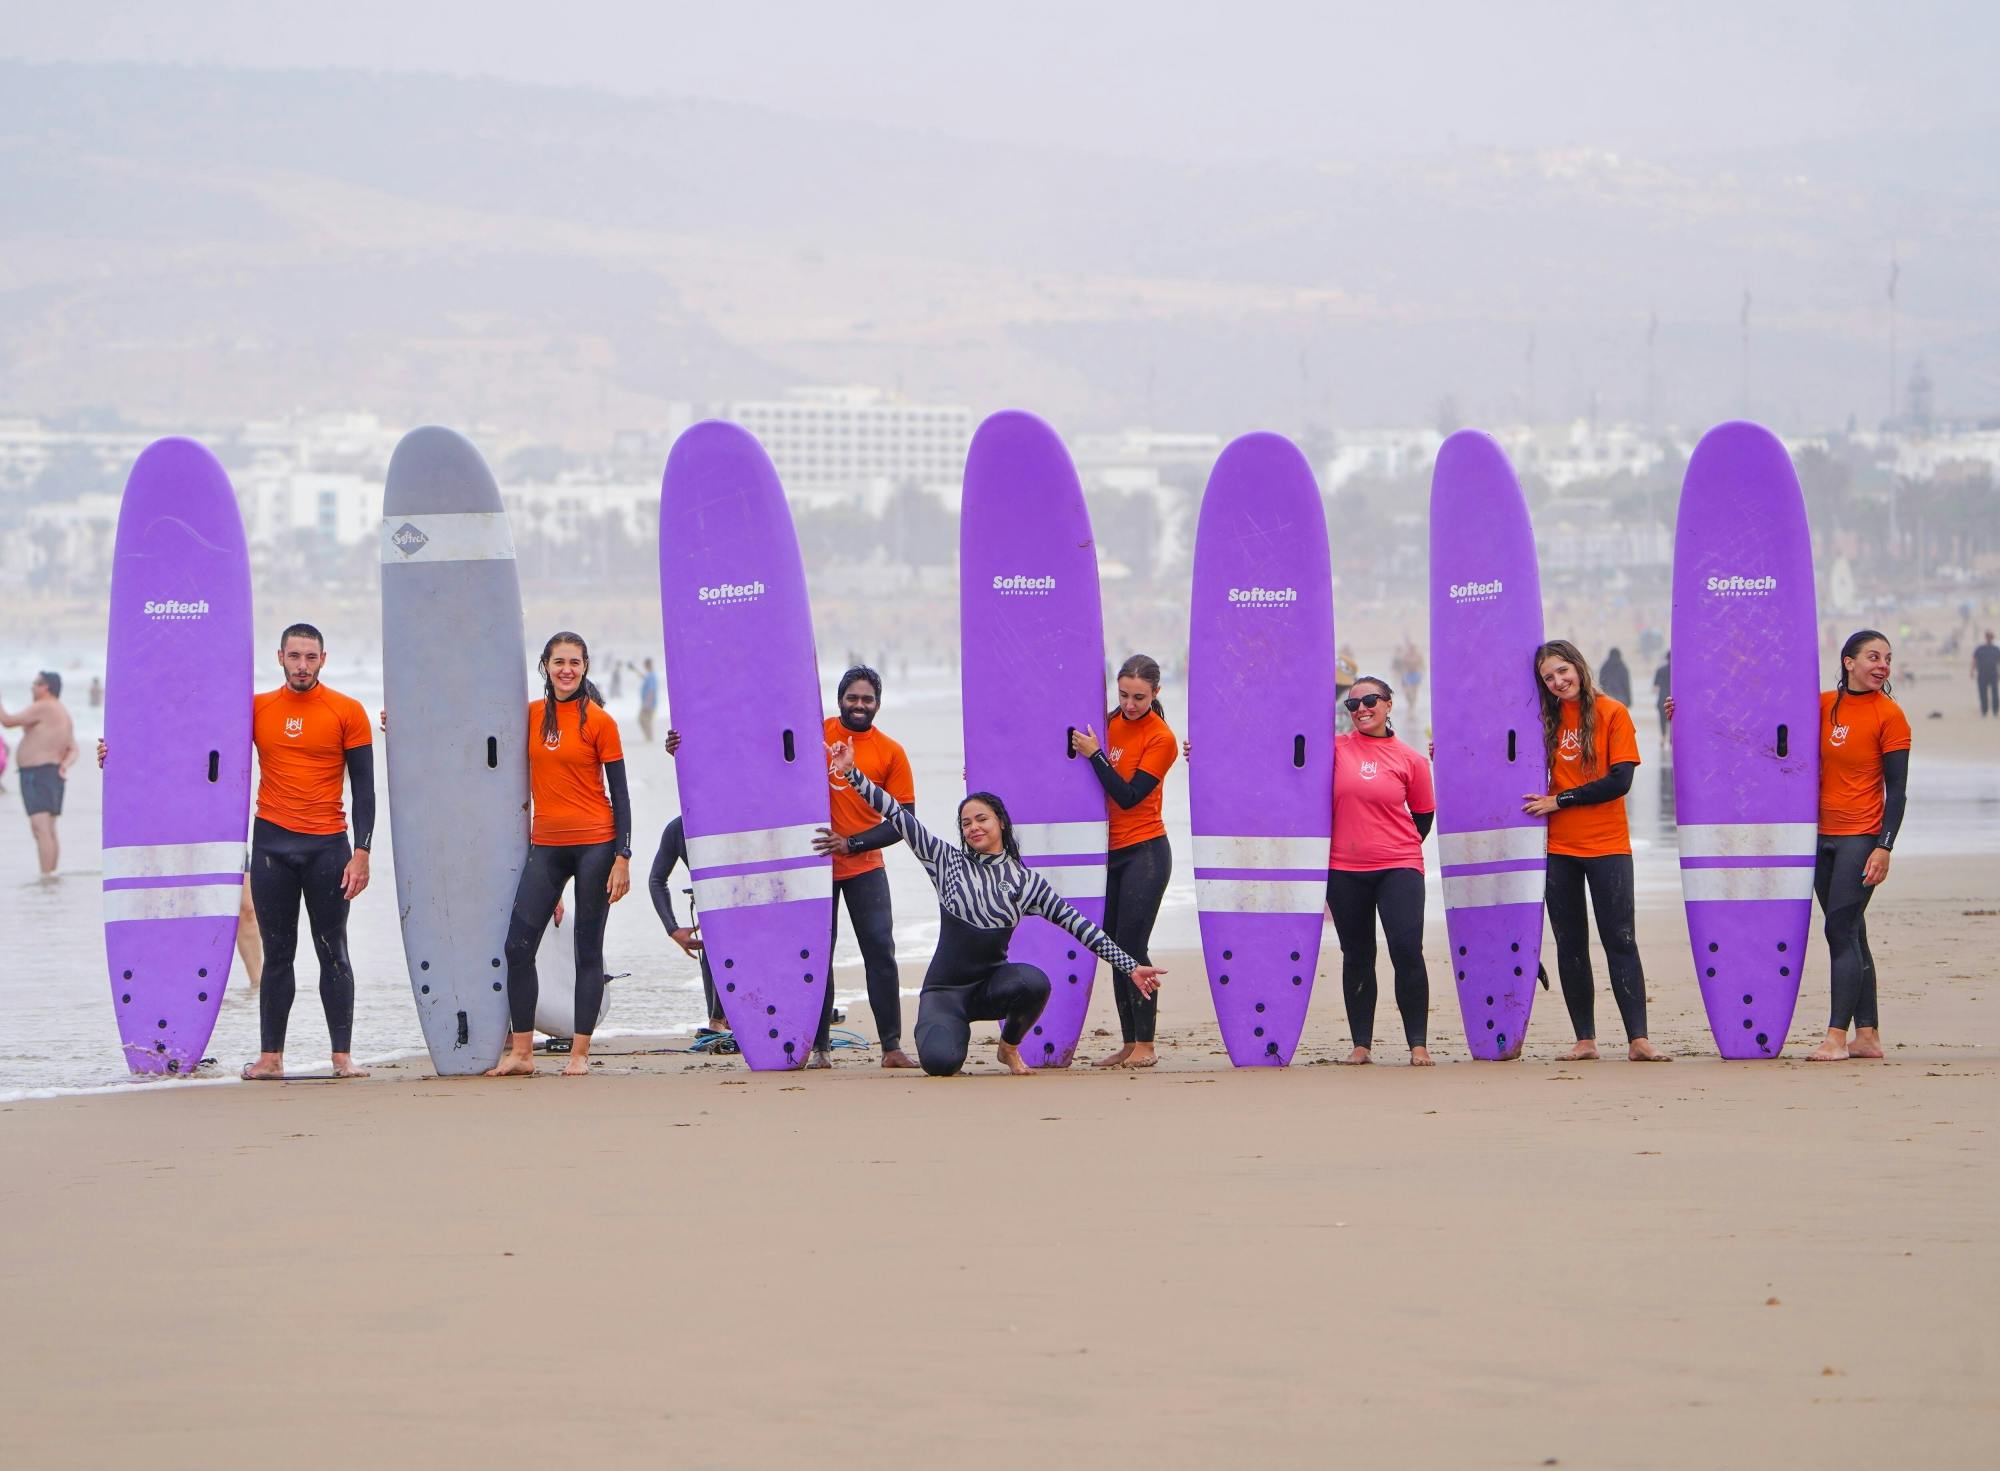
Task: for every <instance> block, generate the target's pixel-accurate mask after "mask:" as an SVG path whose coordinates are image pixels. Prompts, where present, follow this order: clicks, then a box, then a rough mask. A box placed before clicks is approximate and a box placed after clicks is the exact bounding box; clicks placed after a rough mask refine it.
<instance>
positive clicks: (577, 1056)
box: [562, 1052, 590, 1078]
mask: <svg viewBox="0 0 2000 1471" xmlns="http://www.w3.org/2000/svg"><path fill="white" fill-rule="evenodd" d="M562 1075H563V1076H564V1077H565V1078H586V1077H589V1076H590V1054H589V1053H588V1052H572V1053H571V1054H570V1055H569V1061H568V1062H566V1063H564V1064H563V1070H562Z"/></svg>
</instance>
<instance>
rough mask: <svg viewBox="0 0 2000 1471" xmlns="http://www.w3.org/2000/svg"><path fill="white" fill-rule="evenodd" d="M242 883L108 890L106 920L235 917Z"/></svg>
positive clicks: (105, 892) (107, 921)
mask: <svg viewBox="0 0 2000 1471" xmlns="http://www.w3.org/2000/svg"><path fill="white" fill-rule="evenodd" d="M242 904H243V885H241V884H186V885H183V886H182V887H180V888H177V889H106V890H105V891H104V919H105V922H106V923H107V924H116V923H117V922H119V921H120V920H127V919H234V918H236V915H237V911H238V910H239V909H240V908H241V907H242Z"/></svg>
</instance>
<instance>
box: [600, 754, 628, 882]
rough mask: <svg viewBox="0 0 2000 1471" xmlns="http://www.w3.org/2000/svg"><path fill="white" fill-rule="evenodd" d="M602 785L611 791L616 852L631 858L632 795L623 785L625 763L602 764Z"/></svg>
mask: <svg viewBox="0 0 2000 1471" xmlns="http://www.w3.org/2000/svg"><path fill="white" fill-rule="evenodd" d="M604 784H605V785H606V786H607V787H609V788H610V789H611V826H612V828H613V830H614V831H615V832H616V833H617V843H618V848H617V852H618V853H619V854H620V855H622V856H623V857H626V858H630V857H631V856H632V793H631V791H630V790H629V789H628V788H627V787H626V785H625V763H624V762H623V761H607V762H605V763H604Z"/></svg>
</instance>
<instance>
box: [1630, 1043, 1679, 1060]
mask: <svg viewBox="0 0 2000 1471" xmlns="http://www.w3.org/2000/svg"><path fill="white" fill-rule="evenodd" d="M1625 1056H1626V1059H1627V1060H1628V1061H1631V1062H1672V1061H1673V1059H1672V1058H1671V1057H1669V1056H1667V1054H1666V1053H1664V1052H1662V1051H1660V1049H1659V1048H1657V1047H1655V1046H1654V1045H1653V1044H1652V1043H1651V1042H1648V1041H1647V1040H1646V1039H1645V1038H1644V1037H1634V1038H1633V1039H1632V1045H1631V1046H1629V1047H1627V1048H1626V1049H1625Z"/></svg>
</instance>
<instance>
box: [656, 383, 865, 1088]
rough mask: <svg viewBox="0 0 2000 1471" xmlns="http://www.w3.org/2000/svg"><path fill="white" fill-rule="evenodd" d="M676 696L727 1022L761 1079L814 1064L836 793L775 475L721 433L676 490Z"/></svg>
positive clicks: (672, 682)
mask: <svg viewBox="0 0 2000 1471" xmlns="http://www.w3.org/2000/svg"><path fill="white" fill-rule="evenodd" d="M660 607H661V614H662V619H663V622H664V624H665V631H666V676H667V699H668V702H669V706H670V708H671V710H672V712H673V713H672V716H671V717H670V719H671V723H672V724H673V726H674V727H675V728H676V729H677V730H679V731H680V733H681V748H680V752H679V755H678V758H677V760H676V762H675V775H676V777H677V778H678V780H679V783H680V794H681V813H682V817H683V819H684V824H685V831H686V833H687V844H688V869H689V872H690V874H691V876H692V877H693V880H694V899H695V908H696V912H697V914H698V916H699V918H700V921H701V927H702V938H703V940H704V942H705V943H706V945H707V948H708V956H709V962H710V964H711V965H712V966H713V968H714V971H715V982H716V985H717V986H718V987H719V988H720V989H721V993H722V1004H723V1009H724V1010H725V1011H726V1012H727V1014H728V1017H729V1024H730V1026H731V1028H732V1029H733V1030H734V1031H735V1033H736V1040H737V1043H738V1045H739V1046H740V1047H741V1048H742V1050H743V1058H744V1061H746V1062H748V1063H749V1064H750V1066H751V1067H753V1068H757V1069H759V1070H764V1069H777V1068H793V1067H800V1066H802V1065H803V1064H804V1063H805V1061H806V1059H807V1058H808V1057H809V1056H810V1054H811V1051H812V1044H813V1037H814V1035H815V1033H816V1032H817V1031H818V1029H819V1018H820V1009H821V1004H822V1002H823V1001H824V999H825V996H826V989H827V986H828V984H829V983H830V981H831V975H830V965H829V959H830V952H831V948H832V943H833V867H832V862H831V860H829V859H827V858H825V857H823V856H821V855H819V854H817V853H814V852H813V850H812V840H813V836H814V834H815V832H816V831H817V830H818V829H819V828H822V827H825V826H826V824H827V822H828V819H829V813H830V811H831V808H830V805H829V804H830V800H831V797H830V792H829V788H828V777H827V770H826V752H825V747H824V741H823V722H822V720H821V715H820V702H819V669H818V662H817V660H816V658H815V657H814V654H813V637H812V608H811V605H810V604H809V602H808V601H807V597H806V577H805V567H804V564H803V563H802V562H801V561H800V558H799V543H798V537H797V535H796V534H795V533H794V531H793V529H792V515H791V510H790V508H789V507H788V506H787V505H786V503H785V493H784V489H783V487H781V486H780V485H779V484H778V474H777V471H776V470H774V469H773V468H772V466H771V460H770V457H769V456H768V455H766V454H765V453H764V449H763V446H762V445H760V444H758V443H757V441H756V439H755V438H753V437H752V436H751V435H750V434H749V433H748V432H747V431H745V430H743V429H741V428H739V427H738V426H736V425H734V424H726V423H723V422H721V421H719V420H709V421H707V422H705V423H701V424H696V425H695V426H694V427H693V428H691V429H689V430H687V431H686V432H685V433H683V434H682V435H681V437H680V438H679V439H678V440H676V441H675V442H674V447H673V450H672V452H671V453H670V454H669V455H668V457H667V469H666V476H665V479H664V480H663V482H662V484H661V490H660Z"/></svg>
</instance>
